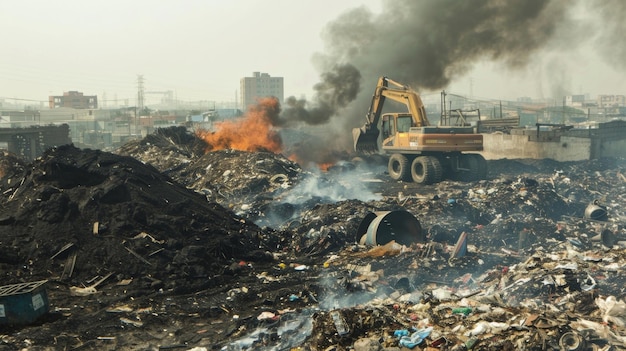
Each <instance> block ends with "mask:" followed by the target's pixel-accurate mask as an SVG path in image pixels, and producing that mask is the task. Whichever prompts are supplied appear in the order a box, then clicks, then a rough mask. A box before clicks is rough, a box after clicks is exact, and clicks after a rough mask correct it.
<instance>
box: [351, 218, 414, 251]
mask: <svg viewBox="0 0 626 351" xmlns="http://www.w3.org/2000/svg"><path fill="white" fill-rule="evenodd" d="M357 240H358V241H359V243H360V244H361V245H384V244H387V243H389V242H390V241H392V240H395V242H396V243H398V244H401V245H406V246H409V245H411V244H412V243H419V242H424V241H425V237H424V234H423V233H422V226H421V225H420V222H419V221H418V220H417V218H415V216H413V215H412V214H410V213H409V212H407V211H382V212H370V213H368V214H367V215H366V216H365V218H363V220H362V221H361V223H360V224H359V227H358V229H357Z"/></svg>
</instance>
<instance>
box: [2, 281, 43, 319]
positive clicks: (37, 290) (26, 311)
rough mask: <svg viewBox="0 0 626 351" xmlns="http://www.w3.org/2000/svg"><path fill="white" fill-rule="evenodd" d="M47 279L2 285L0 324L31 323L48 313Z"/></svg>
mask: <svg viewBox="0 0 626 351" xmlns="http://www.w3.org/2000/svg"><path fill="white" fill-rule="evenodd" d="M47 282H48V281H47V280H40V281H36V282H30V283H20V284H12V285H5V286H1V287H0V325H2V324H6V325H18V324H30V323H32V322H34V321H35V320H37V319H38V318H39V317H41V316H42V315H44V314H46V313H48V311H49V310H50V306H49V303H48V293H47V291H46V283H47Z"/></svg>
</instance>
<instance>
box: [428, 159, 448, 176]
mask: <svg viewBox="0 0 626 351" xmlns="http://www.w3.org/2000/svg"><path fill="white" fill-rule="evenodd" d="M428 159H429V160H430V162H431V163H432V164H433V183H439V182H441V181H442V180H443V178H444V172H443V166H442V165H441V161H439V159H438V158H437V157H435V156H428Z"/></svg>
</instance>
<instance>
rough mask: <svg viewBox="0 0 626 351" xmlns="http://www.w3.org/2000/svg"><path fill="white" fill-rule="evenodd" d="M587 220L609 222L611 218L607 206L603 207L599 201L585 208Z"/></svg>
mask: <svg viewBox="0 0 626 351" xmlns="http://www.w3.org/2000/svg"><path fill="white" fill-rule="evenodd" d="M585 218H587V219H593V220H596V221H606V220H608V219H609V218H608V214H607V212H606V206H601V205H600V204H599V203H598V201H594V202H592V203H590V204H589V205H588V206H587V208H585Z"/></svg>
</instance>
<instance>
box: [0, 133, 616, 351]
mask: <svg viewBox="0 0 626 351" xmlns="http://www.w3.org/2000/svg"><path fill="white" fill-rule="evenodd" d="M180 133H181V130H169V131H161V132H159V133H157V134H155V135H151V136H149V137H147V138H145V139H144V140H142V141H140V142H137V143H134V144H132V145H127V146H126V147H124V148H123V149H122V150H120V153H125V154H126V155H131V154H132V156H133V157H128V156H123V155H121V154H113V153H106V152H101V151H95V150H79V149H77V148H74V147H73V146H63V147H59V148H55V149H51V150H49V151H48V152H46V153H45V154H44V155H43V156H42V157H41V158H40V159H37V160H35V161H34V162H32V163H31V164H29V165H28V166H24V167H13V168H9V169H8V170H7V171H6V173H5V175H4V176H3V177H1V179H0V194H1V195H0V238H1V239H0V271H2V272H3V278H4V281H6V282H7V283H11V284H23V283H28V282H32V281H37V280H47V281H48V284H47V292H48V296H49V301H50V309H49V312H47V313H46V314H45V315H42V316H41V317H40V318H39V319H38V320H37V324H32V325H28V326H24V327H21V326H20V327H14V326H13V327H8V326H1V325H0V330H1V331H2V334H3V338H2V339H0V348H2V347H4V346H6V347H5V348H7V349H9V350H14V349H15V350H19V349H26V348H28V349H33V350H37V349H42V350H43V349H45V347H52V348H54V349H74V348H80V349H82V350H101V349H111V350H112V349H133V348H141V349H156V348H162V349H166V348H182V349H187V350H188V349H193V348H197V349H213V350H215V349H223V350H230V349H272V348H274V349H299V350H327V349H334V350H347V349H368V350H382V349H392V348H394V347H395V348H400V347H403V348H413V349H422V350H431V351H432V350H458V349H462V348H466V349H474V350H492V349H504V350H514V349H570V350H576V349H581V350H588V349H597V350H609V349H611V350H620V349H626V329H624V328H625V325H626V312H625V311H626V305H625V303H624V301H625V296H626V292H625V290H624V286H625V285H624V282H626V275H625V274H624V273H623V268H624V266H625V265H626V245H625V244H624V243H626V229H625V228H626V226H625V225H624V224H625V223H626V221H625V220H624V219H625V218H626V216H625V214H624V210H623V206H622V204H623V203H624V199H625V198H626V183H625V182H624V179H623V176H622V174H624V168H625V165H626V163H625V162H624V161H623V160H621V159H601V160H590V161H581V162H567V163H559V162H554V161H551V160H497V161H488V162H489V174H488V177H487V179H484V180H480V181H475V182H469V183H462V182H455V181H447V180H446V181H442V182H440V183H437V184H435V185H429V186H425V185H419V184H415V183H403V182H391V181H389V178H388V175H387V174H384V173H380V172H379V173H375V172H373V173H369V172H370V171H369V170H363V169H360V168H359V167H342V168H341V169H335V170H334V171H333V172H336V173H332V172H330V171H329V172H327V173H320V174H315V173H311V172H308V171H303V170H302V169H301V168H300V167H299V166H298V165H297V164H296V163H293V162H292V161H289V160H288V159H287V158H285V157H283V156H282V155H276V154H272V153H267V152H240V151H234V150H222V151H216V152H210V153H207V154H204V151H203V150H204V148H203V147H202V144H201V143H198V142H197V140H195V139H193V138H188V137H187V136H185V135H181V134H180ZM0 157H2V156H0ZM5 157H6V156H5ZM139 160H141V161H139ZM0 161H2V162H0V164H4V163H3V160H0ZM9 163H11V162H9ZM251 165H252V166H251ZM354 171H358V172H363V173H362V177H360V178H358V179H361V180H363V179H373V178H376V179H378V180H380V181H367V182H363V181H361V180H359V181H350V182H347V183H346V182H345V181H344V180H345V179H343V178H342V175H343V174H349V172H354ZM344 172H347V173H344ZM350 179H352V178H350ZM352 183H353V184H352ZM305 185H306V186H305ZM357 185H358V186H363V187H362V188H361V187H357ZM329 188H333V190H337V191H334V192H333V193H332V194H331V193H324V192H323V191H322V190H324V189H326V190H328V189H329ZM355 189H359V190H358V191H357V190H355ZM350 194H353V195H354V196H350ZM399 194H401V196H399ZM590 204H591V205H593V206H594V207H593V210H592V211H591V212H589V213H587V212H588V207H589V206H590ZM595 206H598V207H599V208H596V207H595ZM597 210H601V211H602V216H598V215H597V213H596V212H597ZM604 214H606V217H604ZM380 215H382V218H381V220H380V221H379V222H377V224H376V225H374V229H375V230H374V231H373V232H372V233H374V234H375V236H370V238H369V239H370V240H367V239H368V238H367V235H366V234H367V232H368V229H369V228H370V225H371V224H372V223H373V222H374V220H375V219H377V218H378V217H379V216H380ZM396 216H397V218H396ZM391 217H394V218H391ZM366 218H367V220H366ZM383 219H384V220H383ZM368 220H369V222H368ZM96 223H97V225H95V224H96ZM400 223H402V226H397V225H398V224H400ZM407 223H409V224H410V223H413V224H412V225H410V226H408V225H407ZM398 228H401V229H398ZM407 232H409V234H408V235H407ZM397 233H398V234H401V235H399V236H398V235H396V234H397ZM364 235H365V240H362V239H363V237H364ZM403 235H404V236H403ZM399 238H408V239H410V240H406V241H402V240H399ZM109 272H115V273H109ZM111 278H112V280H113V281H114V282H115V283H112V284H106V286H101V284H102V282H104V281H105V280H106V279H111ZM85 285H87V286H86V287H85ZM68 287H69V289H68ZM96 288H98V289H96ZM94 292H98V293H97V294H94ZM93 330H97V333H94V332H93Z"/></svg>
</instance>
